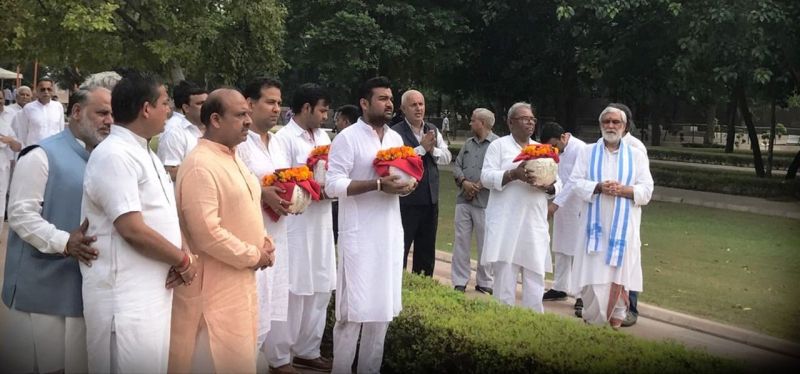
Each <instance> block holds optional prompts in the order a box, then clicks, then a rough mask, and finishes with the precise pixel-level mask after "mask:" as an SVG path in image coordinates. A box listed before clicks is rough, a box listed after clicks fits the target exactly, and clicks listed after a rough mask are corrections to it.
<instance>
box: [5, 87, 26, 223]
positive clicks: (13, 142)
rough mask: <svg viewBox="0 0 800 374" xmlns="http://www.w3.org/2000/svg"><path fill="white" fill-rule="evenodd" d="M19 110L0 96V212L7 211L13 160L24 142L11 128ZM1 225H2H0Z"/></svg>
mask: <svg viewBox="0 0 800 374" xmlns="http://www.w3.org/2000/svg"><path fill="white" fill-rule="evenodd" d="M16 114H17V112H15V111H12V110H10V109H8V107H7V106H6V105H5V104H3V100H2V98H0V213H2V212H5V211H6V193H7V192H8V183H9V182H10V181H11V162H12V161H14V154H15V152H19V150H20V149H21V148H22V144H21V143H20V142H19V141H18V140H17V134H15V133H14V130H13V129H12V128H11V122H12V121H13V120H14V117H15V115H16ZM0 227H1V226H0Z"/></svg>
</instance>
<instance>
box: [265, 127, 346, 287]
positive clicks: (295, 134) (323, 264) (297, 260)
mask: <svg viewBox="0 0 800 374" xmlns="http://www.w3.org/2000/svg"><path fill="white" fill-rule="evenodd" d="M274 140H275V141H277V142H278V143H280V147H281V149H282V150H283V152H284V156H285V158H286V160H288V162H289V164H290V166H291V167H297V166H301V165H305V164H306V160H307V159H308V156H309V155H310V154H311V151H312V150H313V149H314V147H318V146H323V145H328V144H331V139H330V138H329V137H328V134H326V133H325V131H322V129H315V130H314V137H313V139H312V138H311V136H310V135H309V133H308V131H305V130H303V129H302V128H301V127H300V126H298V125H297V123H296V122H295V121H294V119H293V120H291V121H289V123H288V124H287V125H286V126H284V127H283V128H282V129H280V131H278V132H277V133H276V134H275V138H274ZM331 209H332V208H331V200H330V199H323V200H320V201H313V202H311V205H309V206H308V208H306V210H305V211H304V212H303V213H302V214H298V215H289V216H287V217H285V218H284V219H286V229H287V234H288V243H289V248H291V250H290V251H289V290H290V291H292V293H294V294H295V295H311V294H314V293H316V292H330V291H332V290H334V289H336V253H335V250H334V244H333V216H332V213H331Z"/></svg>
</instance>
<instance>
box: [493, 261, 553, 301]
mask: <svg viewBox="0 0 800 374" xmlns="http://www.w3.org/2000/svg"><path fill="white" fill-rule="evenodd" d="M492 269H493V270H494V276H495V280H494V298H495V299H497V300H498V301H500V302H501V303H503V304H506V305H516V301H517V275H519V274H520V273H522V306H524V307H525V308H528V309H532V310H534V311H536V312H539V313H543V312H544V304H542V296H544V275H543V274H537V273H536V272H534V271H532V270H529V269H526V268H524V267H522V266H519V265H515V264H509V263H507V262H493V263H492Z"/></svg>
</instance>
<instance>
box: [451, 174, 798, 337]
mask: <svg viewBox="0 0 800 374" xmlns="http://www.w3.org/2000/svg"><path fill="white" fill-rule="evenodd" d="M441 174H442V175H441V181H442V183H441V185H440V191H439V230H438V233H437V243H436V247H437V249H440V250H444V251H447V252H452V250H453V245H452V243H453V237H454V234H455V233H454V228H453V217H454V213H455V201H456V194H457V187H456V186H455V184H454V183H453V182H452V174H451V173H450V172H447V171H442V172H441ZM798 227H800V222H798V221H797V220H792V219H788V218H779V217H769V216H761V215H755V214H748V213H740V212H732V211H727V210H721V209H713V208H704V207H696V206H691V205H684V204H671V203H662V202H655V201H654V202H651V203H650V204H649V205H648V206H646V207H645V208H644V212H643V219H642V243H643V244H646V245H643V247H642V256H643V260H642V267H643V270H644V287H645V292H644V293H642V295H641V300H642V301H644V302H647V303H651V304H655V305H658V306H662V307H664V308H667V309H672V310H676V311H681V312H685V313H689V314H692V315H696V316H699V317H703V318H708V319H712V320H716V321H719V322H723V323H729V324H733V325H736V326H740V327H744V328H748V329H751V330H756V331H760V332H763V333H766V334H769V335H773V336H777V337H781V338H785V339H790V340H793V341H800V289H798V288H797V287H796V284H797V283H798V281H800V230H798ZM472 252H473V255H472V258H473V259H477V253H476V250H475V247H474V244H473V251H472Z"/></svg>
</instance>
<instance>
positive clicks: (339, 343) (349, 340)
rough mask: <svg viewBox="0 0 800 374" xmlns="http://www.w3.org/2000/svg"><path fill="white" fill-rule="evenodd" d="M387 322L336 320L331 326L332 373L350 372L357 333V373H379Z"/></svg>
mask: <svg viewBox="0 0 800 374" xmlns="http://www.w3.org/2000/svg"><path fill="white" fill-rule="evenodd" d="M388 329H389V322H347V321H336V325H334V327H333V370H332V373H348V374H349V373H351V372H352V371H351V370H352V369H351V368H352V366H353V360H354V359H355V357H356V346H358V341H359V340H358V335H359V333H360V334H361V345H360V346H359V349H358V369H357V372H358V373H380V371H381V362H382V361H383V343H384V341H385V340H386V331H387V330H388Z"/></svg>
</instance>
